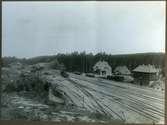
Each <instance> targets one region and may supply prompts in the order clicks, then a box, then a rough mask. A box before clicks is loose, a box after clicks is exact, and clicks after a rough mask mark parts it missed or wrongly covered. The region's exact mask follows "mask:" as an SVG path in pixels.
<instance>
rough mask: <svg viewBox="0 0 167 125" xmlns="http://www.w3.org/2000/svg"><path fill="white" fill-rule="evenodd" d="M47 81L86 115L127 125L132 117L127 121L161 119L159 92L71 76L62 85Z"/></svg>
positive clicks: (161, 94) (162, 114) (162, 107)
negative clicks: (82, 109) (115, 120)
mask: <svg viewBox="0 0 167 125" xmlns="http://www.w3.org/2000/svg"><path fill="white" fill-rule="evenodd" d="M47 78H48V77H47ZM44 79H45V78H44ZM45 80H46V79H45ZM47 81H50V82H51V83H52V84H56V85H57V86H58V89H60V90H61V91H63V92H64V93H65V94H66V96H67V97H68V98H70V99H71V101H72V102H73V103H74V104H75V105H76V106H78V107H83V108H85V109H86V110H88V111H90V112H98V113H102V114H105V115H110V116H111V117H114V118H115V119H119V120H121V121H123V122H124V121H125V122H127V123H128V122H129V120H128V119H129V117H130V116H131V114H134V113H135V115H134V116H131V117H134V118H135V117H136V119H138V118H139V117H140V118H141V117H142V118H146V120H149V121H150V122H151V123H159V122H160V121H163V120H162V119H164V93H163V92H159V91H153V90H152V89H147V88H146V89H144V88H140V87H137V86H134V85H132V86H126V84H122V85H121V83H119V82H118V83H117V82H113V81H108V80H102V79H95V78H87V77H81V76H78V75H71V74H70V77H69V78H66V79H64V81H66V82H64V81H63V80H55V78H54V77H49V79H47ZM55 81H58V83H57V82H56V83H55ZM129 114H130V115H129ZM136 114H137V115H136Z"/></svg>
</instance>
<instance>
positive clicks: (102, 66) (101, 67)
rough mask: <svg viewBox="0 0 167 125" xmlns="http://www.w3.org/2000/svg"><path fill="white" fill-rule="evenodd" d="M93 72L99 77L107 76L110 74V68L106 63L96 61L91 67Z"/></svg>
mask: <svg viewBox="0 0 167 125" xmlns="http://www.w3.org/2000/svg"><path fill="white" fill-rule="evenodd" d="M93 71H94V72H95V73H96V74H98V75H100V76H105V77H106V76H108V75H111V74H112V68H111V66H110V65H109V64H108V62H106V61H98V62H97V63H96V64H95V65H94V66H93Z"/></svg>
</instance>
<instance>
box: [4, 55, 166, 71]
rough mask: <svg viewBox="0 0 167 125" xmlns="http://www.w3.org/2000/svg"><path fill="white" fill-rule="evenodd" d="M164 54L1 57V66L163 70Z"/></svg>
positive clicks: (79, 69)
mask: <svg viewBox="0 0 167 125" xmlns="http://www.w3.org/2000/svg"><path fill="white" fill-rule="evenodd" d="M164 56H165V54H164V53H136V54H121V55H112V54H106V53H105V52H101V53H97V54H92V53H86V52H81V53H79V52H73V53H67V54H62V53H59V54H56V55H50V56H38V57H33V58H22V59H20V58H16V57H3V58H2V66H8V65H9V64H10V63H13V62H20V63H23V64H29V65H32V64H37V63H41V62H51V61H55V62H56V63H59V64H62V65H64V66H65V69H66V70H67V71H69V72H72V71H79V72H92V71H93V70H92V67H93V65H94V64H95V63H96V62H97V61H99V60H104V61H107V62H108V63H109V65H110V66H111V67H112V69H114V68H115V67H117V66H122V65H126V66H127V67H128V68H129V69H130V70H133V69H134V68H135V67H137V66H138V65H142V64H152V65H155V67H157V68H162V69H163V70H164V64H165V62H164Z"/></svg>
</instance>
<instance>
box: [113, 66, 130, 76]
mask: <svg viewBox="0 0 167 125" xmlns="http://www.w3.org/2000/svg"><path fill="white" fill-rule="evenodd" d="M114 74H115V75H131V72H130V70H129V69H128V68H127V66H117V67H116V68H115V70H114Z"/></svg>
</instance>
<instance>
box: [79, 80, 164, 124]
mask: <svg viewBox="0 0 167 125" xmlns="http://www.w3.org/2000/svg"><path fill="white" fill-rule="evenodd" d="M76 79H77V78H76ZM78 80H80V81H81V80H83V81H86V82H87V83H90V84H96V86H100V87H105V89H106V91H108V92H110V94H108V93H105V92H102V91H97V90H99V89H97V87H94V88H96V89H94V91H96V92H97V93H101V94H102V95H105V96H107V97H106V98H108V99H109V100H110V101H111V102H113V101H114V102H117V103H118V104H120V105H121V106H123V107H124V108H126V109H128V110H131V111H135V112H137V113H138V114H141V115H143V116H144V117H147V118H149V119H151V120H152V121H153V122H158V121H159V120H160V119H161V118H163V117H164V106H163V105H164V100H163V99H162V97H163V96H162V97H161V99H159V98H157V97H153V98H152V96H150V95H149V96H147V95H144V96H143V94H142V93H139V91H137V92H135V93H134V92H132V90H133V89H130V90H126V91H125V90H124V88H122V87H120V88H119V89H120V90H119V91H120V92H119V91H118V87H119V86H116V87H115V86H114V85H111V84H110V85H109V86H108V85H107V86H106V84H105V82H102V81H101V82H96V81H91V80H85V79H78ZM102 83H103V84H102ZM78 84H81V83H80V82H78ZM113 86H114V87H113ZM83 87H85V88H87V89H92V88H90V87H89V86H84V85H83V86H82V88H83ZM115 89H117V91H114V90H115ZM126 89H127V88H126ZM137 89H139V88H137ZM111 90H112V91H111ZM133 91H135V90H133ZM149 91H150V90H149ZM113 96H114V97H113ZM115 97H116V98H118V99H119V100H121V101H118V100H113V98H115ZM143 98H144V99H143ZM122 101H123V102H124V103H123V104H122ZM157 104H158V105H157Z"/></svg>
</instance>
